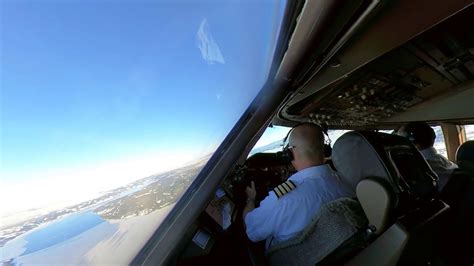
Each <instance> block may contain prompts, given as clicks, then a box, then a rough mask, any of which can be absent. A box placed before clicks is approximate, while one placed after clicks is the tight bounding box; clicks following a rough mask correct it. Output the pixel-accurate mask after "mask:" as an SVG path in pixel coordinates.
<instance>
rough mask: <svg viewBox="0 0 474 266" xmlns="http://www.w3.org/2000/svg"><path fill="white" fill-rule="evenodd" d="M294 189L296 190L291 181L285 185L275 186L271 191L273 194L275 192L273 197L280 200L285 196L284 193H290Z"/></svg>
mask: <svg viewBox="0 0 474 266" xmlns="http://www.w3.org/2000/svg"><path fill="white" fill-rule="evenodd" d="M295 188H296V185H295V183H293V181H291V180H287V181H286V182H285V183H282V184H280V185H278V186H276V187H275V188H274V189H273V192H275V195H276V196H277V197H278V198H281V197H282V196H283V195H285V194H286V193H288V192H290V191H292V190H293V189H295Z"/></svg>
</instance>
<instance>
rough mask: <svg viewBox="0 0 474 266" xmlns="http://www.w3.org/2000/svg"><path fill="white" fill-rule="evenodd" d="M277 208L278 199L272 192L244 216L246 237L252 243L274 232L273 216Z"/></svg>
mask: <svg viewBox="0 0 474 266" xmlns="http://www.w3.org/2000/svg"><path fill="white" fill-rule="evenodd" d="M277 208H278V198H277V196H276V195H275V193H274V192H273V191H271V192H270V193H269V195H268V196H267V197H266V198H265V199H264V200H262V202H260V207H258V208H255V209H254V210H253V211H251V212H249V213H248V214H247V215H246V216H245V225H246V227H247V236H248V238H249V239H250V240H252V241H253V242H257V241H261V240H264V239H266V238H268V237H270V236H271V235H272V234H273V231H274V223H275V219H274V218H275V215H276V213H277Z"/></svg>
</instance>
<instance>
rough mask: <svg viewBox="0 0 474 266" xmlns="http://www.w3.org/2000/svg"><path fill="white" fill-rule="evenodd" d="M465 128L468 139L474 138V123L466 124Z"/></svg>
mask: <svg viewBox="0 0 474 266" xmlns="http://www.w3.org/2000/svg"><path fill="white" fill-rule="evenodd" d="M464 130H465V131H466V139H467V140H474V125H465V126H464Z"/></svg>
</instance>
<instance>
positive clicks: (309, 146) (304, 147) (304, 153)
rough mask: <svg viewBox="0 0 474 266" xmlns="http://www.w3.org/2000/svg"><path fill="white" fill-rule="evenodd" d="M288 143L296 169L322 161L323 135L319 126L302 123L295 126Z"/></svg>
mask: <svg viewBox="0 0 474 266" xmlns="http://www.w3.org/2000/svg"><path fill="white" fill-rule="evenodd" d="M288 143H289V144H290V146H292V147H293V149H292V150H293V155H294V158H295V160H294V161H293V165H294V166H295V168H296V170H301V169H304V168H306V167H310V166H315V165H319V164H322V163H324V135H323V131H322V130H321V128H320V127H319V126H317V125H313V124H303V125H299V126H297V127H295V128H294V129H293V130H292V131H291V133H290V136H289V142H288ZM298 168H300V169H298Z"/></svg>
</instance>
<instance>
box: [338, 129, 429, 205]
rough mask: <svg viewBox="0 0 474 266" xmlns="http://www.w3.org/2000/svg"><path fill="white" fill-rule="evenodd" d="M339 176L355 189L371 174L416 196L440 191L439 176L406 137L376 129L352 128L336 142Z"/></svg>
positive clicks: (425, 195) (426, 195) (401, 191)
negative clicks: (380, 131) (356, 129)
mask: <svg viewBox="0 0 474 266" xmlns="http://www.w3.org/2000/svg"><path fill="white" fill-rule="evenodd" d="M332 160H333V163H334V166H335V167H336V169H337V171H338V173H339V176H340V177H341V178H342V180H343V181H344V182H345V183H347V184H348V185H349V186H350V187H351V188H353V190H354V191H355V189H356V186H357V184H358V183H359V182H360V181H361V180H362V179H365V178H367V177H376V178H381V179H384V180H387V181H388V183H389V184H390V186H391V187H392V189H393V191H394V192H395V193H396V194H397V195H398V194H406V195H409V196H410V197H412V198H420V197H432V196H433V194H434V193H437V179H438V177H437V176H436V174H435V173H434V172H433V170H432V169H431V168H430V166H429V165H428V163H427V162H426V161H425V159H424V158H423V156H422V155H421V154H420V152H419V151H418V149H416V147H415V146H413V144H412V143H411V142H410V141H409V140H408V139H406V138H404V137H400V136H397V135H392V134H384V133H377V132H372V131H350V132H347V133H345V134H344V135H342V136H341V137H340V138H339V139H338V140H337V141H336V143H335V144H334V148H333V156H332Z"/></svg>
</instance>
